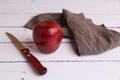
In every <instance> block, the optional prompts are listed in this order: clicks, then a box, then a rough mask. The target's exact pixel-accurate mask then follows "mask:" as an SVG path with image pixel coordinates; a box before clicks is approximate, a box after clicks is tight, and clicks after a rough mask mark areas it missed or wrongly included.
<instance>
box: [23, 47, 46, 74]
mask: <svg viewBox="0 0 120 80" xmlns="http://www.w3.org/2000/svg"><path fill="white" fill-rule="evenodd" d="M21 51H22V52H23V53H24V55H25V57H26V58H27V59H28V61H29V62H30V63H31V64H32V65H33V67H34V68H35V69H36V70H37V71H38V73H39V74H45V73H46V72H47V68H46V67H44V66H43V65H42V64H41V63H40V61H39V60H38V59H37V58H35V57H34V56H33V55H32V54H31V53H30V51H29V49H27V48H25V49H21Z"/></svg>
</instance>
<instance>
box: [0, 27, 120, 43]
mask: <svg viewBox="0 0 120 80" xmlns="http://www.w3.org/2000/svg"><path fill="white" fill-rule="evenodd" d="M108 29H112V30H115V31H118V32H120V27H118V28H117V27H116V28H114V27H111V28H110V27H109V28H108ZM5 32H10V33H12V34H13V35H14V36H16V37H17V38H18V39H19V40H20V41H21V42H33V37H32V30H30V29H26V28H21V27H19V28H17V27H16V28H15V27H10V28H9V27H5V28H4V27H0V42H11V40H10V39H9V38H8V36H7V35H6V34H5ZM62 42H71V40H70V39H63V40H62Z"/></svg>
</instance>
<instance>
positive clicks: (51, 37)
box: [33, 20, 62, 53]
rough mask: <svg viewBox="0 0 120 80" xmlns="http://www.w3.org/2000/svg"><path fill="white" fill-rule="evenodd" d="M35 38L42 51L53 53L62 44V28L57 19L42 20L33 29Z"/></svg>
mask: <svg viewBox="0 0 120 80" xmlns="http://www.w3.org/2000/svg"><path fill="white" fill-rule="evenodd" d="M33 40H34V42H35V44H36V46H37V48H38V49H39V50H40V51H41V52H43V53H52V52H54V51H56V50H57V49H58V48H59V46H60V43H61V40H62V28H61V26H60V25H59V24H58V23H57V22H55V21H52V20H45V21H41V22H39V23H38V24H37V25H36V26H35V28H34V30H33Z"/></svg>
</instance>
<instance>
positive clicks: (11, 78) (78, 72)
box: [0, 62, 120, 80]
mask: <svg viewBox="0 0 120 80" xmlns="http://www.w3.org/2000/svg"><path fill="white" fill-rule="evenodd" d="M42 64H43V65H44V66H46V67H47V69H48V72H47V74H45V75H43V76H40V75H37V74H35V73H34V71H33V70H32V68H31V67H30V66H29V65H28V63H0V75H1V76H0V79H1V80H3V79H4V80H34V79H35V80H40V79H41V80H53V79H55V80H74V79H75V80H80V79H82V80H119V75H120V72H119V71H118V69H119V67H120V63H119V62H114V63H112V62H110V63H106V62H74V63H69V62H46V63H42Z"/></svg>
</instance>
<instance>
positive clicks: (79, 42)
mask: <svg viewBox="0 0 120 80" xmlns="http://www.w3.org/2000/svg"><path fill="white" fill-rule="evenodd" d="M43 20H54V21H56V22H58V23H59V24H60V25H61V26H62V28H63V36H64V37H69V38H72V39H73V40H74V42H75V46H76V48H75V50H76V51H77V54H78V55H79V56H80V55H95V54H100V53H103V52H105V51H107V50H110V49H112V48H115V47H117V46H119V45H120V33H118V32H116V31H113V30H108V29H107V28H106V27H105V26H104V25H96V24H94V23H93V22H92V20H91V19H88V18H85V16H84V14H83V13H80V14H76V13H72V12H70V11H68V10H65V9H63V12H62V13H45V14H39V15H37V16H35V17H33V18H32V19H31V20H30V21H29V22H28V23H27V24H26V25H25V28H29V29H33V28H34V27H35V25H36V24H37V23H38V22H39V21H43Z"/></svg>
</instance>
